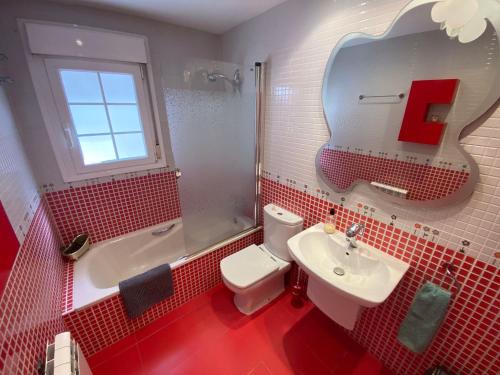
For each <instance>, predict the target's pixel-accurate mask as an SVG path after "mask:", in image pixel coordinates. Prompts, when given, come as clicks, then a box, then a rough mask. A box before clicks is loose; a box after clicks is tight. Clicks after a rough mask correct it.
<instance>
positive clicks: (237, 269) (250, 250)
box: [220, 245, 283, 289]
mask: <svg viewBox="0 0 500 375" xmlns="http://www.w3.org/2000/svg"><path fill="white" fill-rule="evenodd" d="M282 262H283V261H281V260H280V261H278V260H277V259H274V257H272V255H271V254H269V253H268V252H267V251H265V250H263V249H261V248H260V247H258V246H257V245H250V246H248V247H246V248H244V249H243V250H240V251H238V252H237V253H234V254H232V255H230V256H228V257H226V258H224V259H222V261H221V262H220V267H221V272H222V275H223V276H224V278H225V279H226V280H227V281H229V282H230V283H231V284H233V285H234V286H236V287H238V288H241V289H245V288H248V287H250V286H251V285H253V284H255V283H257V282H259V281H261V280H262V279H265V278H266V277H267V276H269V275H271V274H273V273H275V272H277V271H278V270H279V269H280V266H281V263H282Z"/></svg>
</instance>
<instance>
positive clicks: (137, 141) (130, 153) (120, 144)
mask: <svg viewBox="0 0 500 375" xmlns="http://www.w3.org/2000/svg"><path fill="white" fill-rule="evenodd" d="M115 142H116V150H117V151H118V157H119V158H120V159H129V158H146V157H147V156H148V154H147V152H146V145H145V144H144V136H143V135H142V133H132V134H115Z"/></svg>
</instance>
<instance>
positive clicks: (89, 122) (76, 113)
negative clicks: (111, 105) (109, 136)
mask: <svg viewBox="0 0 500 375" xmlns="http://www.w3.org/2000/svg"><path fill="white" fill-rule="evenodd" d="M69 110H70V112H71V117H72V118H73V124H74V125H75V129H76V133H77V134H78V135H82V134H94V133H109V132H110V130H109V125H108V117H107V116H106V109H105V108H104V105H82V104H71V105H70V106H69Z"/></svg>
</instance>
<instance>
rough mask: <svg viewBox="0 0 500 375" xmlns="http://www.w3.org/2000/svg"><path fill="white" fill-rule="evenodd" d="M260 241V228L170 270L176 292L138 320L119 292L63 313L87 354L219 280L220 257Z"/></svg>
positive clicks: (153, 318) (117, 339)
mask: <svg viewBox="0 0 500 375" xmlns="http://www.w3.org/2000/svg"><path fill="white" fill-rule="evenodd" d="M260 243H262V231H259V232H256V233H253V234H250V235H248V236H246V237H243V238H241V239H239V240H237V241H235V242H233V243H231V244H229V245H226V246H224V247H222V248H220V249H218V250H216V251H213V252H211V253H209V254H207V255H205V256H203V257H201V258H198V259H195V260H194V261H192V262H189V263H186V264H184V265H182V266H180V267H178V268H175V269H174V270H173V278H174V288H175V294H174V295H173V296H172V297H170V298H168V299H167V300H165V301H163V302H161V303H159V304H157V305H155V306H153V307H151V308H150V309H149V310H147V311H146V312H145V313H144V314H143V315H141V316H140V317H138V318H137V319H133V320H131V319H129V318H128V317H127V315H126V312H125V308H124V305H123V302H122V299H121V296H120V295H116V296H113V297H111V298H108V299H106V300H104V301H102V302H99V303H97V304H95V305H93V306H90V307H89V308H86V309H83V310H78V311H70V312H67V313H66V314H64V315H63V319H64V322H65V324H66V326H67V327H68V329H69V330H70V331H71V332H72V334H73V335H74V337H75V338H76V340H77V341H78V343H79V344H80V345H81V347H82V350H83V352H84V354H85V355H86V356H90V355H92V354H94V353H96V352H98V351H100V350H102V349H104V348H106V347H107V346H109V345H112V344H114V343H116V342H117V341H119V340H121V339H123V338H125V337H126V336H128V335H131V334H132V333H134V332H135V331H137V330H138V329H140V328H142V327H144V326H146V325H148V324H150V323H151V322H153V321H154V320H156V319H158V318H160V317H162V316H164V315H165V314H167V313H168V312H170V311H172V310H174V309H175V308H177V307H179V306H180V305H182V304H183V303H185V302H187V301H189V300H190V299H192V298H193V297H195V296H197V295H199V294H201V293H204V292H205V291H207V290H209V289H211V288H213V287H214V286H216V285H217V284H219V283H221V282H222V277H221V273H220V267H219V263H220V261H221V260H222V258H224V257H226V256H228V255H230V254H233V253H235V252H236V251H239V250H241V249H243V248H245V247H247V246H249V245H251V244H260Z"/></svg>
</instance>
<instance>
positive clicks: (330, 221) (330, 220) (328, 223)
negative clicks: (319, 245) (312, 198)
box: [323, 208, 337, 234]
mask: <svg viewBox="0 0 500 375" xmlns="http://www.w3.org/2000/svg"><path fill="white" fill-rule="evenodd" d="M335 224H336V223H335V209H334V208H330V212H329V214H328V215H327V216H326V220H325V226H324V227H323V229H324V230H325V232H326V233H328V234H333V233H335V232H336V231H337V229H336V228H335Z"/></svg>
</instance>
